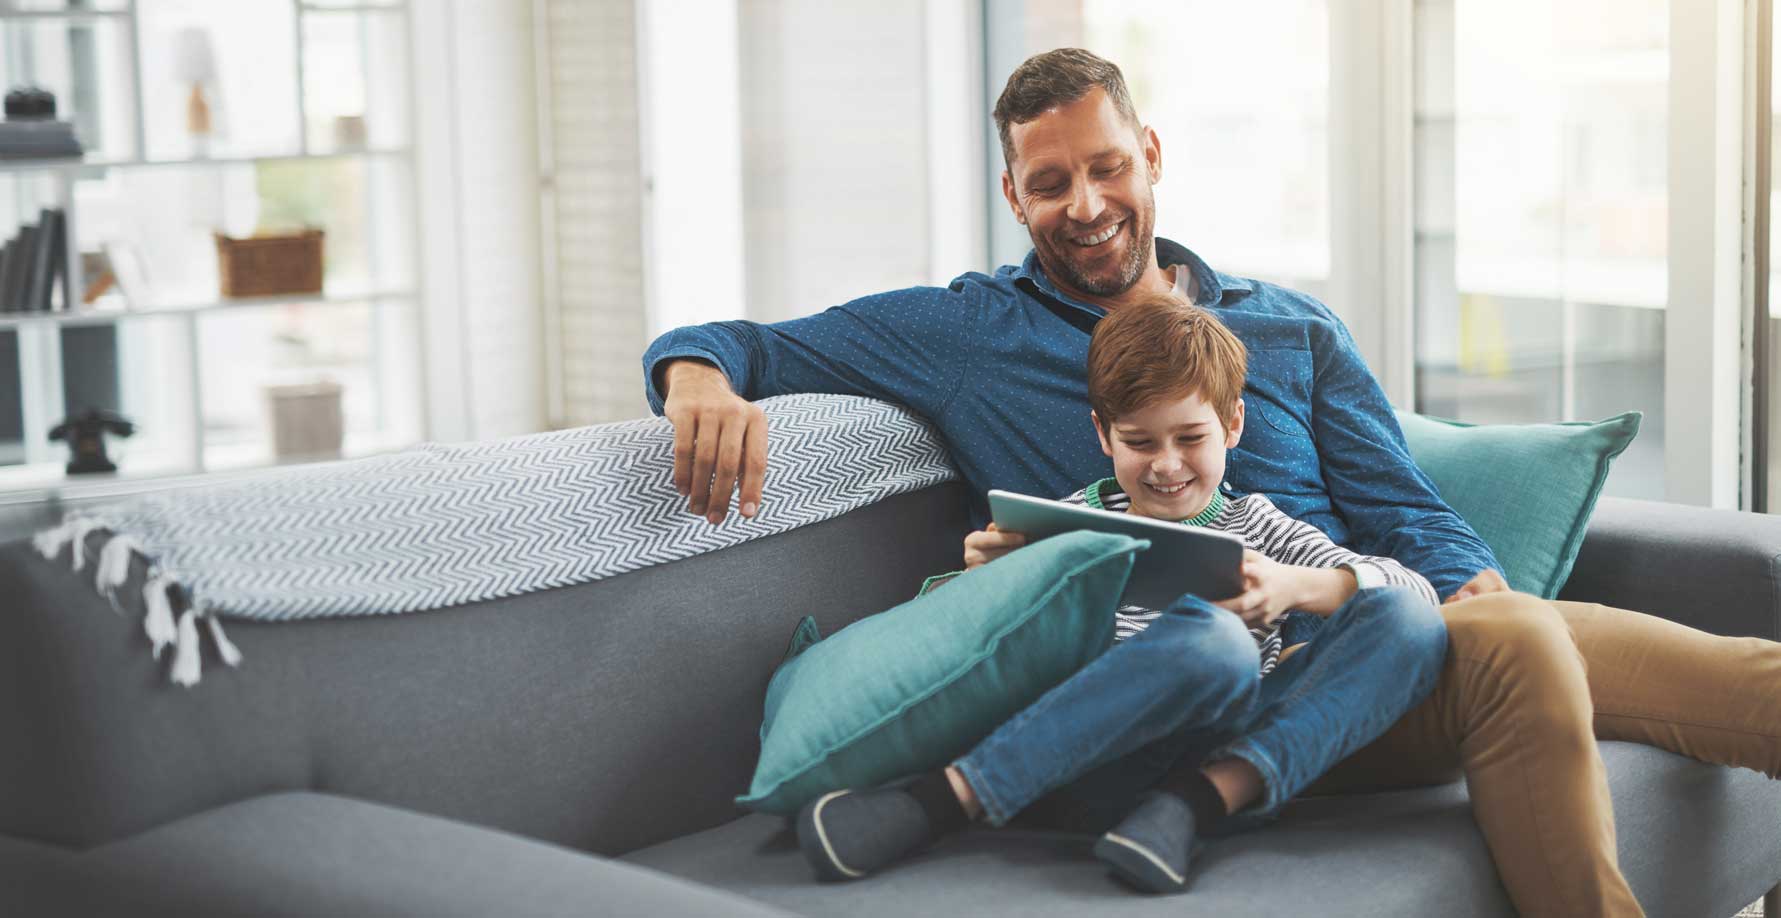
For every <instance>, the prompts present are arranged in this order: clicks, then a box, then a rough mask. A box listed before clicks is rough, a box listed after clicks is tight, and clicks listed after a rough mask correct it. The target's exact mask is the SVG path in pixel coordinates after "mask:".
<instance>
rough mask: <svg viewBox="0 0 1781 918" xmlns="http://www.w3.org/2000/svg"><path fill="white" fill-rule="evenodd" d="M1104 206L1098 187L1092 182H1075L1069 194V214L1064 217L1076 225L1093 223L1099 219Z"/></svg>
mask: <svg viewBox="0 0 1781 918" xmlns="http://www.w3.org/2000/svg"><path fill="white" fill-rule="evenodd" d="M1104 205H1105V200H1104V199H1103V198H1102V197H1101V189H1100V186H1098V185H1096V184H1095V183H1094V182H1077V183H1076V187H1075V188H1074V189H1073V190H1072V192H1071V194H1070V210H1069V213H1067V214H1066V215H1065V216H1068V217H1069V218H1070V219H1071V220H1072V221H1073V222H1076V223H1084V224H1087V223H1093V222H1095V221H1096V220H1099V219H1100V218H1101V211H1102V210H1103V208H1104Z"/></svg>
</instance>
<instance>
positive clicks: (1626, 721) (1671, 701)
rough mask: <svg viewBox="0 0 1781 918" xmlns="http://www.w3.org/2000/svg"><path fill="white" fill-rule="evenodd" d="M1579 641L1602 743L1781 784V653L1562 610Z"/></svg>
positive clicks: (1764, 644) (1755, 641)
mask: <svg viewBox="0 0 1781 918" xmlns="http://www.w3.org/2000/svg"><path fill="white" fill-rule="evenodd" d="M1552 605H1553V607H1554V608H1556V609H1557V610H1558V613H1559V615H1560V616H1562V617H1563V618H1564V621H1565V623H1566V624H1567V625H1568V626H1569V627H1570V629H1571V633H1572V634H1574V635H1575V636H1576V639H1577V648H1578V650H1580V651H1581V652H1582V654H1583V661H1584V664H1585V665H1586V667H1587V669H1588V673H1589V694H1590V697H1591V698H1592V699H1594V701H1595V734H1596V736H1597V737H1599V738H1601V739H1613V740H1630V741H1632V742H1637V743H1645V744H1647V745H1651V746H1656V747H1658V748H1660V749H1668V750H1669V751H1671V752H1675V753H1680V754H1682V755H1686V756H1689V757H1690V758H1695V759H1700V760H1701V761H1703V762H1712V763H1714V764H1716V765H1735V766H1738V767H1742V768H1751V769H1755V770H1757V771H1760V772H1762V773H1763V774H1766V775H1768V776H1769V777H1771V778H1777V777H1781V644H1778V643H1776V642H1774V641H1765V640H1762V639H1761V638H1730V637H1720V636H1718V635H1714V634H1708V633H1706V632H1705V631H1697V630H1695V629H1693V628H1690V627H1687V626H1686V625H1678V624H1676V623H1675V622H1672V621H1669V620H1667V619H1662V618H1658V617H1656V616H1654V615H1645V614H1643V613H1640V612H1628V611H1625V610H1622V609H1611V608H1608V607H1606V606H1600V605H1594V604H1586V603H1576V602H1554V603H1553V604H1552Z"/></svg>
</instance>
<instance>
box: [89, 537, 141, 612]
mask: <svg viewBox="0 0 1781 918" xmlns="http://www.w3.org/2000/svg"><path fill="white" fill-rule="evenodd" d="M135 550H136V543H135V542H134V541H132V540H131V539H130V537H129V536H127V535H113V536H112V537H111V539H110V540H109V541H107V542H106V543H105V547H104V548H101V549H99V564H98V566H97V568H96V569H95V570H94V571H93V588H94V589H96V590H98V591H99V595H100V596H103V597H105V598H106V599H108V600H110V601H111V607H112V608H113V609H116V610H117V611H119V612H122V611H124V610H123V607H121V606H119V605H118V603H117V593H118V590H121V589H123V588H124V581H126V580H128V579H130V555H131V553H132V552H134V551H135Z"/></svg>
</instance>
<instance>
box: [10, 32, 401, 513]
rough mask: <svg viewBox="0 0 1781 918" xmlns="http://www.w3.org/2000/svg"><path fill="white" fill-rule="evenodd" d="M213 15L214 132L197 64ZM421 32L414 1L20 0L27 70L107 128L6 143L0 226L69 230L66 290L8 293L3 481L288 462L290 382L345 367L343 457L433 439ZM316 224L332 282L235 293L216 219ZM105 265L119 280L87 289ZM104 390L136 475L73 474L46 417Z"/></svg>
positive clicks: (13, 35) (100, 488)
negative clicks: (418, 163) (420, 235)
mask: <svg viewBox="0 0 1781 918" xmlns="http://www.w3.org/2000/svg"><path fill="white" fill-rule="evenodd" d="M194 30H202V32H203V33H204V34H205V35H206V36H207V40H208V43H209V46H210V48H211V51H210V55H211V56H212V57H213V58H214V60H210V61H207V62H206V63H208V64H209V65H210V67H211V68H212V71H211V72H210V74H209V76H208V77H207V78H206V79H205V81H204V82H203V87H204V91H205V95H206V97H207V98H208V99H210V102H209V108H210V113H211V117H212V119H213V121H214V122H215V124H214V129H213V131H212V132H211V134H210V135H209V136H207V137H206V136H200V135H197V134H194V133H193V132H192V130H191V128H192V124H193V123H192V120H191V119H190V118H189V117H188V115H189V103H188V95H189V93H190V92H191V90H190V87H189V85H187V84H186V83H183V82H182V79H190V78H192V76H193V74H192V72H191V69H190V68H191V63H190V61H189V60H187V59H186V58H189V56H190V55H189V53H188V52H186V51H184V50H182V49H183V48H184V47H185V46H186V43H187V42H188V38H187V35H188V33H191V32H193V31H194ZM409 32H410V23H409V9H408V4H407V3H405V2H377V3H364V2H355V3H324V2H317V0H84V2H83V0H0V73H4V76H5V78H6V82H7V86H8V87H9V88H10V87H13V86H18V85H23V84H26V83H35V84H37V85H41V86H44V87H45V88H48V89H50V90H51V91H53V92H54V93H55V95H56V98H57V103H58V115H59V117H64V118H71V119H72V120H74V121H75V123H76V127H77V132H78V133H80V134H81V137H82V140H83V143H85V144H86V151H85V153H84V154H83V155H81V156H79V157H64V158H57V159H36V160H20V159H0V239H4V238H8V237H10V236H11V235H12V234H14V233H16V232H17V231H18V229H19V226H20V225H21V224H23V223H28V222H34V221H35V220H36V215H37V213H38V211H39V210H40V209H42V208H56V209H59V210H60V211H61V212H62V214H63V215H64V217H65V221H66V225H67V234H68V235H67V239H68V240H69V244H68V245H67V246H66V247H65V248H66V251H65V253H64V256H65V257H64V260H63V261H62V264H61V267H62V270H63V274H64V278H65V282H64V283H63V284H62V285H61V287H60V289H59V291H58V293H57V295H56V298H55V299H56V308H54V309H52V310H50V311H29V312H20V311H0V502H4V503H19V502H30V501H36V500H44V501H57V500H61V499H79V498H81V497H83V496H86V495H106V496H113V495H117V494H122V493H131V492H133V491H136V490H145V489H149V488H153V487H165V486H168V485H170V484H174V483H184V482H190V481H196V480H203V476H207V475H213V474H220V473H225V472H226V473H231V474H233V473H236V472H239V471H241V470H244V469H252V468H257V467H263V466H267V465H272V464H275V463H277V462H279V461H281V457H277V456H275V455H274V450H273V443H272V438H271V432H270V430H271V424H270V420H269V418H268V417H267V414H268V411H269V409H268V404H269V403H268V399H269V398H270V395H269V390H270V388H271V387H273V386H277V385H286V384H291V383H302V382H309V381H316V380H323V379H325V380H329V381H332V382H337V383H340V384H341V386H342V393H343V395H342V399H343V404H342V408H343V413H344V415H345V430H344V431H343V446H342V454H343V455H345V456H348V457H351V456H356V455H364V454H369V453H374V452H380V451H385V450H388V449H395V448H400V447H402V446H406V445H409V444H411V443H413V442H416V441H417V440H418V439H419V438H420V435H421V430H422V419H423V405H422V401H421V397H420V370H419V367H420V355H419V348H420V344H419V339H420V335H419V313H420V306H421V303H420V297H419V296H418V294H417V290H418V289H419V283H418V280H417V276H416V274H417V272H416V268H415V260H416V252H415V246H414V243H413V240H414V238H415V235H416V230H417V217H416V210H417V208H416V200H415V187H414V183H415V167H414V157H413V154H412V149H411V139H410V133H411V117H412V114H411V113H412V108H413V106H412V92H413V88H412V85H411V83H412V80H411V77H410V75H409V69H408V54H409V47H408V42H409V37H408V36H409ZM182 55H184V57H182ZM212 96H215V98H210V97H212ZM302 225H314V226H320V227H321V228H322V229H323V230H324V231H325V232H326V233H327V241H326V247H325V248H326V255H325V267H326V271H325V276H324V283H323V289H322V291H321V292H319V293H305V294H293V295H281V296H267V297H247V298H226V297H223V296H221V295H220V294H219V292H218V290H219V287H218V284H217V270H216V254H215V249H214V245H213V243H212V242H211V240H210V238H209V237H210V233H211V232H212V231H221V232H226V233H228V234H229V235H232V236H245V235H248V234H250V233H251V232H253V231H254V230H256V229H259V228H281V227H289V228H295V227H297V226H302ZM101 256H103V258H101ZM95 268H96V269H98V270H100V271H109V273H111V274H112V275H113V276H114V277H115V278H116V280H117V283H115V284H114V285H113V286H112V288H111V289H110V290H108V291H107V292H105V293H104V294H102V295H100V296H98V297H97V298H96V299H95V300H94V301H92V302H87V301H86V294H87V292H88V289H89V285H90V283H91V282H92V281H93V280H95V278H94V277H93V276H90V275H92V274H94V273H97V272H95V271H91V270H89V269H95ZM15 379H16V385H14V380H15ZM9 390H10V391H9ZM86 407H103V408H109V409H112V410H120V411H122V412H123V413H124V414H125V415H127V416H129V417H130V418H131V419H132V420H134V421H135V422H136V424H137V428H138V431H139V432H138V434H137V436H135V437H132V438H129V439H126V440H119V441H112V455H113V458H114V459H115V461H116V462H117V464H118V467H119V470H118V471H117V472H116V473H112V474H109V475H99V476H86V475H83V476H68V475H66V474H65V473H64V470H63V465H64V464H65V462H66V460H67V449H66V446H65V445H64V444H61V443H57V442H52V441H50V440H48V438H47V432H48V430H49V429H50V427H51V426H53V425H54V424H55V423H56V422H57V421H59V420H60V419H62V418H63V417H65V416H67V415H70V414H73V413H76V412H78V411H81V410H83V409H84V408H86Z"/></svg>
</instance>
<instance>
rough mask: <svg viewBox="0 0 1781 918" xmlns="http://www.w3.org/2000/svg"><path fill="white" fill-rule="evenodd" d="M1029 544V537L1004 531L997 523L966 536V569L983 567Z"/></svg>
mask: <svg viewBox="0 0 1781 918" xmlns="http://www.w3.org/2000/svg"><path fill="white" fill-rule="evenodd" d="M1025 544H1027V537H1026V536H1024V535H1022V534H1020V533H1018V532H1002V531H1001V530H999V529H997V528H996V524H995V523H991V524H989V528H988V529H979V530H977V531H976V532H973V533H971V534H970V535H968V536H965V570H970V569H972V568H974V567H982V566H983V565H985V564H988V563H990V562H991V561H994V560H996V559H997V558H1000V557H1002V556H1003V555H1005V554H1007V553H1009V552H1011V551H1013V550H1015V549H1016V548H1019V547H1021V546H1022V545H1025Z"/></svg>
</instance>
